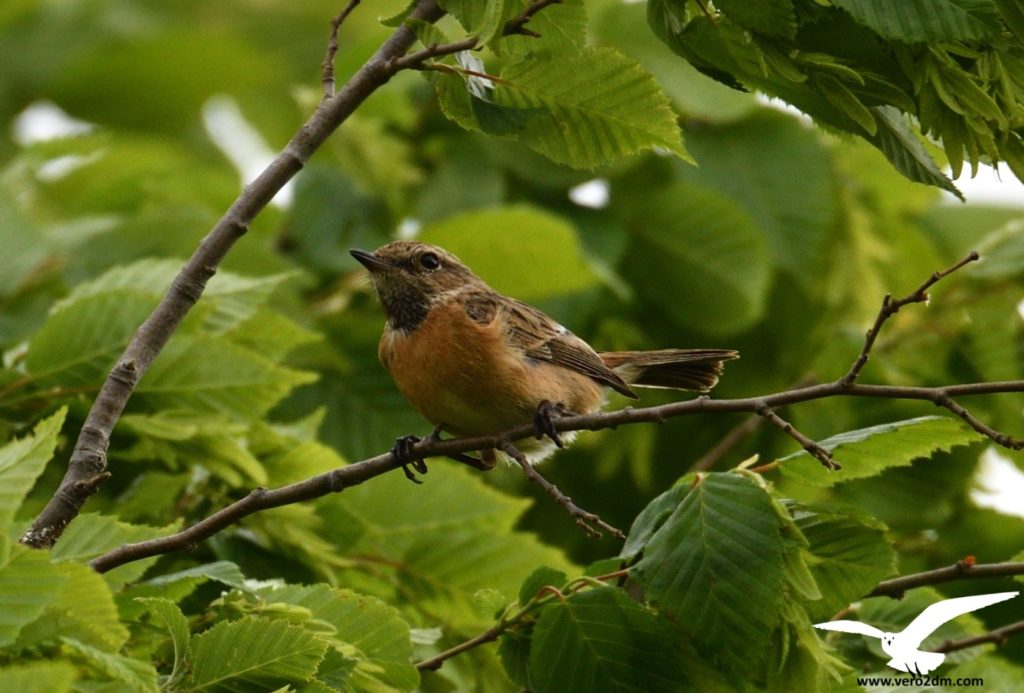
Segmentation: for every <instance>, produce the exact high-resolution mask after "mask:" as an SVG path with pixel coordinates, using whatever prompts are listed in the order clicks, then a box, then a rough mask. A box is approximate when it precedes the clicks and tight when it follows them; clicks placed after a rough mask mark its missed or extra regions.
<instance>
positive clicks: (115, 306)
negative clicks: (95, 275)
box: [25, 289, 156, 386]
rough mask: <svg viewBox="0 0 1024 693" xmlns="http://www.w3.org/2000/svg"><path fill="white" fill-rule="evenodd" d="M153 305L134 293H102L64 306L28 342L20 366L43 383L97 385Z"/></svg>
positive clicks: (138, 292)
mask: <svg viewBox="0 0 1024 693" xmlns="http://www.w3.org/2000/svg"><path fill="white" fill-rule="evenodd" d="M155 305H156V299H155V297H153V296H151V295H148V294H145V293H143V292H140V291H137V290H135V289H116V290H111V291H105V292H103V293H99V294H95V295H91V296H86V297H84V298H82V299H81V300H78V301H75V302H74V303H68V304H66V305H65V306H64V307H63V308H61V309H59V310H56V311H54V312H53V313H52V314H51V315H50V316H49V317H48V318H47V320H46V323H45V324H44V325H43V327H42V328H41V329H40V330H39V331H38V332H37V333H36V334H35V336H34V337H32V340H31V341H30V342H29V345H28V353H27V354H26V355H25V367H26V368H27V369H28V372H29V373H30V374H31V375H32V376H33V377H34V378H35V379H37V380H39V381H41V382H44V383H45V382H50V381H52V380H59V381H60V382H61V383H62V384H64V385H67V386H86V385H93V384H95V383H98V382H100V381H102V379H103V377H104V376H105V375H106V374H107V372H108V371H109V370H110V367H111V366H113V365H114V359H116V358H117V355H118V354H120V353H121V351H123V350H124V347H125V346H126V345H127V344H128V340H129V339H131V336H132V335H133V334H134V333H135V330H136V329H137V328H138V327H139V325H141V324H142V321H143V320H145V319H146V316H148V315H149V313H150V311H152V310H153V307H154V306H155Z"/></svg>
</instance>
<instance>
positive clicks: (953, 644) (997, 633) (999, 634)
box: [932, 621, 1024, 654]
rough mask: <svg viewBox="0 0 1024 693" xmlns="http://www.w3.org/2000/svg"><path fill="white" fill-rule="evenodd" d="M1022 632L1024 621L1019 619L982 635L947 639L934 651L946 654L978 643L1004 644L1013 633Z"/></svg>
mask: <svg viewBox="0 0 1024 693" xmlns="http://www.w3.org/2000/svg"><path fill="white" fill-rule="evenodd" d="M1021 632H1024V621H1017V622H1016V623H1011V624H1010V625H1008V626H1003V627H1002V628H996V629H995V630H990V631H989V632H987V633H982V634H981V635H974V636H972V637H969V638H963V639H961V640H947V641H946V642H944V643H942V644H941V645H939V646H938V647H936V648H935V649H934V650H932V652H941V653H943V654H945V653H947V652H954V651H956V650H966V649H967V648H968V647H976V646H977V645H987V644H989V643H992V644H995V645H1003V644H1005V643H1006V640H1007V638H1009V637H1010V636H1011V635H1013V634H1014V633H1021Z"/></svg>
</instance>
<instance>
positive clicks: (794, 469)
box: [779, 416, 985, 486]
mask: <svg viewBox="0 0 1024 693" xmlns="http://www.w3.org/2000/svg"><path fill="white" fill-rule="evenodd" d="M984 439H985V437H984V436H982V435H981V434H980V433H978V432H977V431H975V430H974V429H973V428H971V427H970V426H968V425H967V424H966V423H964V422H963V421H961V420H960V419H953V418H950V417H948V416H922V417H919V418H916V419H907V420H905V421H895V422H893V423H887V424H880V425H878V426H871V427H869V428H861V429H858V430H856V431H848V432H846V433H840V434H839V435H836V436H832V437H831V438H826V439H825V440H821V441H818V444H819V445H821V447H823V448H825V449H826V450H828V451H829V452H831V453H832V455H833V457H835V459H836V461H838V462H839V463H840V464H842V465H843V468H842V469H841V470H839V471H835V472H831V471H829V470H827V469H825V468H824V466H822V465H821V464H819V463H818V462H817V460H814V459H813V458H811V456H810V455H809V454H808V453H807V452H806V451H803V450H801V451H800V452H797V453H794V454H792V455H788V456H786V457H783V458H781V459H780V460H779V463H780V468H781V470H782V475H783V476H785V477H787V478H789V479H793V480H794V481H799V482H800V483H804V484H810V485H812V486H832V485H834V484H838V483H841V482H843V481H850V480H851V479H863V478H866V477H870V476H874V475H876V474H878V473H879V472H881V471H882V470H883V469H888V468H890V467H905V466H907V465H909V464H910V463H911V462H913V461H914V460H916V459H917V458H919V457H929V456H931V455H932V454H933V453H935V452H940V451H941V452H948V451H949V450H952V449H953V448H954V447H956V446H958V445H969V444H971V443H976V442H978V441H981V440H984Z"/></svg>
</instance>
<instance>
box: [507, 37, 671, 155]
mask: <svg viewBox="0 0 1024 693" xmlns="http://www.w3.org/2000/svg"><path fill="white" fill-rule="evenodd" d="M493 101H494V102H495V103H496V104H498V105H501V106H510V107H514V108H517V109H522V110H527V111H529V110H530V109H543V110H541V111H539V112H536V113H534V114H532V115H531V117H530V118H529V119H528V120H526V121H525V122H524V124H523V127H522V130H520V131H519V132H518V133H517V135H516V137H517V138H518V139H520V140H521V141H523V142H525V143H526V144H528V145H529V146H530V147H532V148H533V149H535V150H537V151H538V152H540V153H541V154H544V155H545V156H547V157H548V158H550V159H552V160H553V161H557V162H559V163H564V164H568V165H569V166H573V167H575V168H594V167H595V166H599V165H601V164H606V163H611V162H613V161H616V160H617V159H621V158H622V157H624V156H626V155H628V154H633V153H635V152H638V151H640V150H642V149H650V148H652V147H663V148H665V149H668V150H670V151H672V152H674V153H675V154H677V155H678V156H680V157H682V158H684V159H686V158H688V155H687V154H686V150H685V149H684V148H683V143H682V139H681V136H680V130H679V125H678V124H677V122H676V117H675V114H674V113H673V112H672V109H671V107H670V106H669V102H668V99H667V97H666V96H665V95H664V94H663V93H662V91H661V88H660V87H659V86H658V83H657V82H655V81H654V78H653V77H651V76H650V75H649V74H648V73H647V72H645V71H644V70H643V68H641V67H640V66H639V65H638V64H637V63H636V62H634V61H633V60H631V59H629V58H627V57H625V56H623V55H622V54H621V53H619V52H617V51H615V50H613V49H608V48H586V49H584V50H583V51H582V52H580V53H579V54H576V55H550V56H545V57H543V58H542V57H538V56H533V57H532V58H531V59H529V60H524V61H521V62H519V63H516V64H513V65H510V66H509V67H507V68H506V69H505V70H503V71H502V74H501V82H499V83H498V84H497V86H496V87H495V88H494V91H493Z"/></svg>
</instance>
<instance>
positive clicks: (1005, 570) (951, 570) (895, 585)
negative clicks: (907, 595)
mask: <svg viewBox="0 0 1024 693" xmlns="http://www.w3.org/2000/svg"><path fill="white" fill-rule="evenodd" d="M1010 575H1024V562H1020V563H973V562H972V561H970V560H961V561H957V562H956V563H954V564H953V565H950V566H946V567H945V568H936V569H935V570H926V571H924V572H922V573H913V574H911V575H903V576H902V577H898V578H892V579H891V580H883V581H882V582H880V583H878V585H877V586H876V587H875V589H873V590H871V592H870V593H869V594H868V595H867V596H868V597H893V598H896V599H899V598H901V597H902V596H903V593H904V592H906V591H907V590H911V589H914V588H915V587H924V586H926V585H938V584H941V583H943V582H952V581H953V580H963V579H970V578H991V577H1007V576H1010Z"/></svg>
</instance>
